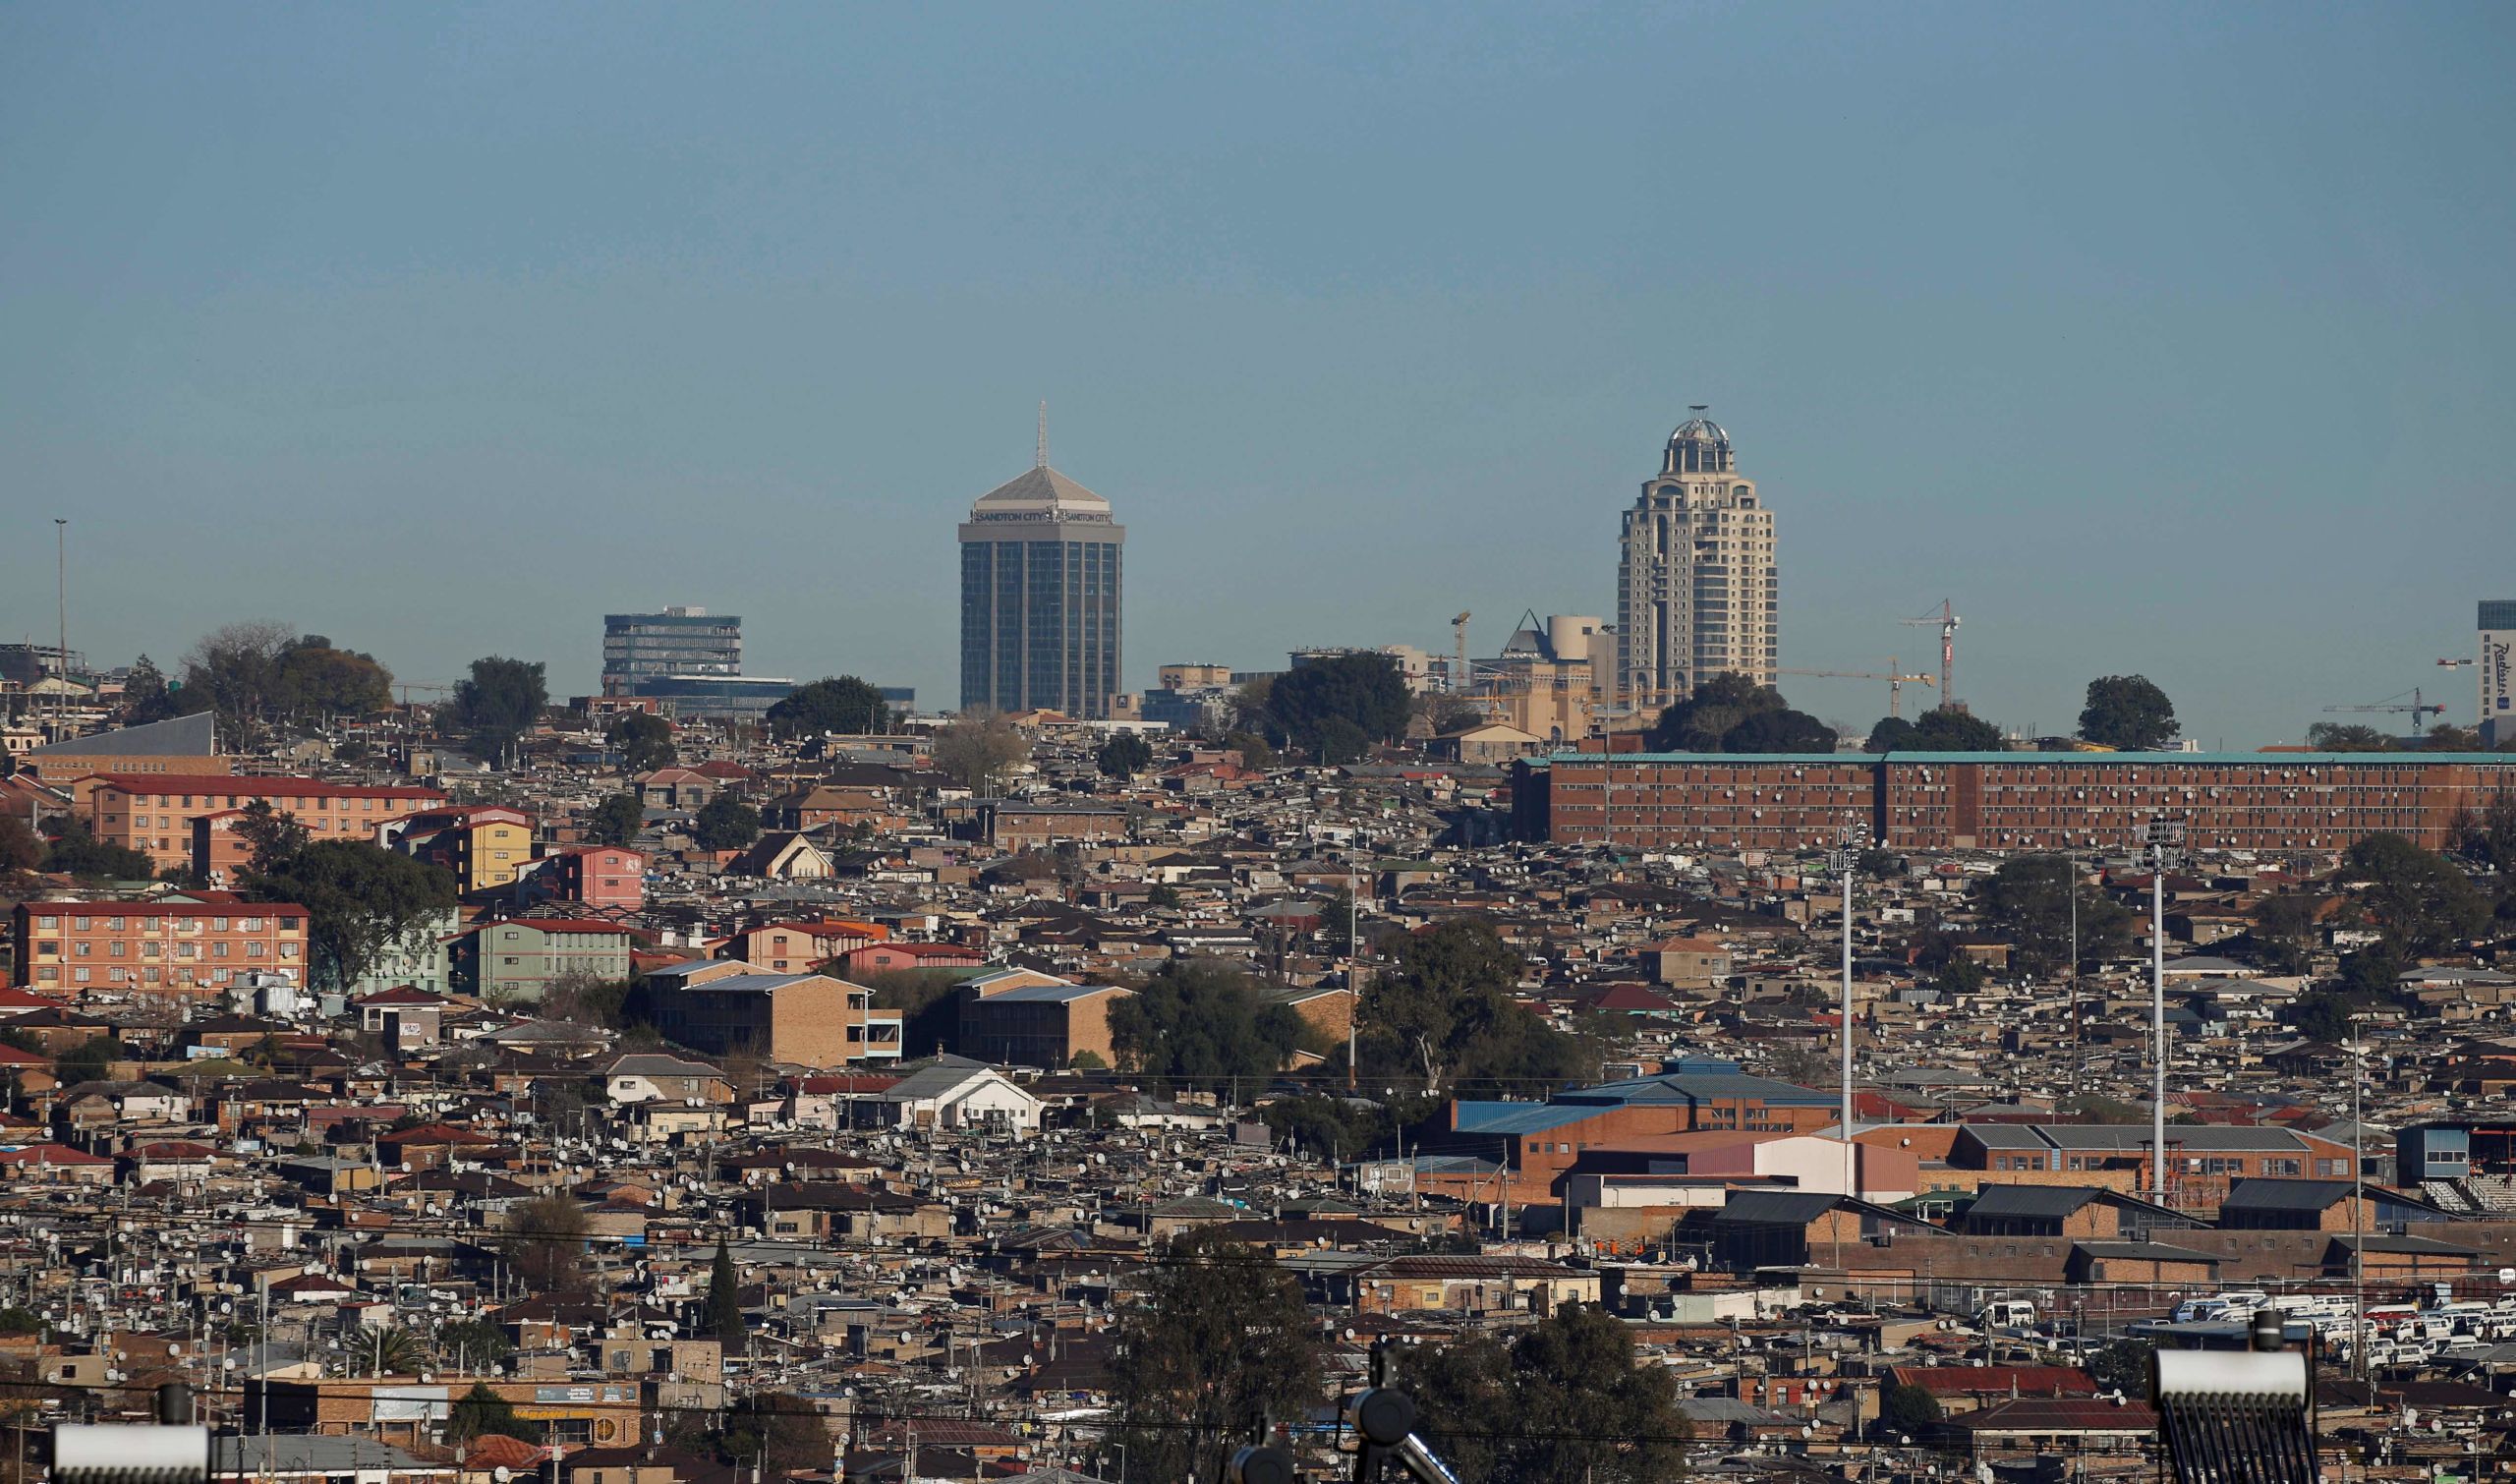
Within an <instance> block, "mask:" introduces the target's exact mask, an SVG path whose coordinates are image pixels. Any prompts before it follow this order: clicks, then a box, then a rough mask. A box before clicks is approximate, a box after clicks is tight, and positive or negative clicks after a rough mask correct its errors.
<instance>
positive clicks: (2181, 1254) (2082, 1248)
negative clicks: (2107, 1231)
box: [2071, 1242, 2227, 1263]
mask: <svg viewBox="0 0 2516 1484" xmlns="http://www.w3.org/2000/svg"><path fill="white" fill-rule="evenodd" d="M2071 1250H2072V1251H2074V1252H2085V1253H2087V1255H2088V1256H2090V1257H2101V1258H2106V1259H2109V1260H2120V1261H2130V1262H2159V1263H2216V1262H2225V1261H2227V1259H2226V1258H2224V1257H2222V1256H2220V1255H2219V1254H2218V1253H2216V1252H2196V1251H2195V1250H2193V1249H2192V1248H2191V1247H2176V1246H2170V1245H2169V1244H2167V1243H2165V1242H2073V1243H2071Z"/></svg>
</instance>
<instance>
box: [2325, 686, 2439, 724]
mask: <svg viewBox="0 0 2516 1484" xmlns="http://www.w3.org/2000/svg"><path fill="white" fill-rule="evenodd" d="M2404 696H2409V697H2410V698H2411V704H2410V705H2408V706H2405V705H2403V704H2402V698H2403V697H2404ZM2324 710H2325V711H2328V712H2390V713H2394V714H2397V715H2401V714H2405V713H2408V714H2409V715H2410V717H2411V724H2412V725H2413V726H2418V725H2419V724H2420V718H2421V717H2423V716H2426V715H2439V716H2442V715H2444V714H2446V708H2445V707H2443V706H2440V705H2438V704H2437V703H2435V702H2433V701H2430V700H2428V699H2427V698H2426V697H2424V696H2422V695H2421V694H2420V687H2419V686H2416V685H2415V686H2413V687H2412V688H2411V689H2409V690H2407V691H2402V692H2399V693H2397V694H2395V695H2391V696H2387V697H2386V698H2385V699H2384V700H2382V701H2378V702H2374V703H2373V704H2371V705H2368V706H2327V707H2325V708H2324Z"/></svg>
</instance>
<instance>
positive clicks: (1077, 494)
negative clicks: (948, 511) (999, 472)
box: [978, 464, 1110, 515]
mask: <svg viewBox="0 0 2516 1484" xmlns="http://www.w3.org/2000/svg"><path fill="white" fill-rule="evenodd" d="M978 508H979V509H980V510H986V511H991V512H993V511H997V510H1004V509H1008V508H1009V509H1011V510H1014V511H1018V512H1030V511H1038V512H1040V513H1042V514H1047V513H1048V512H1050V511H1052V510H1058V511H1063V510H1083V511H1096V512H1098V513H1100V514H1103V515H1107V514H1108V513H1109V510H1110V502H1109V501H1108V500H1105V499H1103V498H1102V497H1101V496H1099V495H1097V494H1094V493H1093V492H1092V491H1091V490H1089V489H1086V488H1084V487H1083V486H1082V485H1078V484H1076V483H1075V482H1074V481H1072V480H1070V479H1067V478H1066V477H1065V476H1064V475H1061V474H1059V473H1058V472H1057V471H1056V470H1054V469H1051V468H1050V467H1049V466H1048V465H1046V464H1040V465H1035V466H1034V467H1032V468H1029V469H1025V470H1024V471H1022V472H1021V473H1020V474H1017V475H1015V476H1014V477H1013V478H1011V479H1009V480H1006V481H1005V482H1004V483H1003V484H1001V485H997V486H996V487H995V488H994V489H991V490H989V491H988V492H987V493H985V494H982V495H980V496H979V500H978Z"/></svg>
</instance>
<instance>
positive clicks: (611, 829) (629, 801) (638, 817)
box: [585, 793, 647, 845]
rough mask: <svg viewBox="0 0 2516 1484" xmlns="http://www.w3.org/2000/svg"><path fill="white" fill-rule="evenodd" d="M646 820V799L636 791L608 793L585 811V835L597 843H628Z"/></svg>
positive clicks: (636, 835) (636, 834)
mask: <svg viewBox="0 0 2516 1484" xmlns="http://www.w3.org/2000/svg"><path fill="white" fill-rule="evenodd" d="M646 823H647V805H646V801H644V800H643V799H640V798H639V797H638V796H637V795H636V794H634V793H614V794H605V795H604V796H603V798H602V801H601V802H600V803H599V804H597V805H595V806H594V808H593V809H591V810H589V811H587V813H586V825H585V829H586V838H587V839H589V840H592V841H593V842H594V843H596V844H598V845H626V844H628V843H629V842H630V841H631V840H634V839H636V838H637V837H638V831H639V830H640V829H642V828H645V827H646Z"/></svg>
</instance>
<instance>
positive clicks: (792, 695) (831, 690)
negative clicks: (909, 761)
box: [768, 675, 891, 742]
mask: <svg viewBox="0 0 2516 1484" xmlns="http://www.w3.org/2000/svg"><path fill="white" fill-rule="evenodd" d="M768 721H769V734H770V735H771V736H772V737H775V738H777V739H778V740H779V741H781V742H782V741H790V740H792V739H794V738H796V737H818V736H820V735H822V734H823V733H824V732H836V733H838V734H840V735H842V736H853V735H861V734H864V733H868V732H880V731H886V730H888V729H889V727H890V724H891V709H890V707H889V706H888V705H886V704H885V702H884V700H883V692H882V689H881V687H879V686H876V685H874V684H873V683H872V682H870V681H866V680H860V679H858V678H857V677H856V676H854V675H832V676H829V677H827V678H824V679H821V680H816V681H814V682H813V683H812V684H810V685H803V686H798V687H796V688H795V689H794V690H792V691H789V692H787V694H786V699H784V700H782V701H780V702H778V703H777V704H776V705H774V706H772V707H771V708H770V709H769V716H768Z"/></svg>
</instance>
